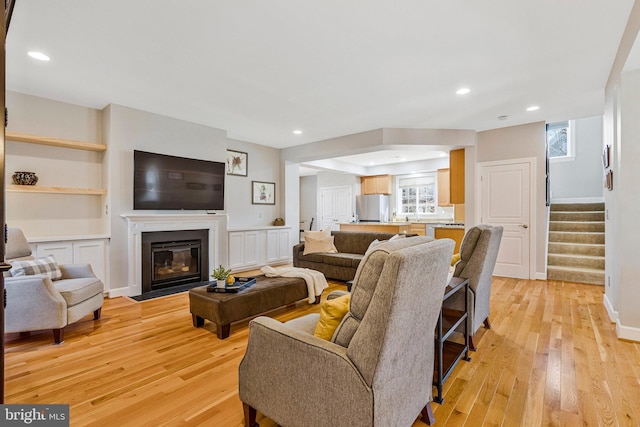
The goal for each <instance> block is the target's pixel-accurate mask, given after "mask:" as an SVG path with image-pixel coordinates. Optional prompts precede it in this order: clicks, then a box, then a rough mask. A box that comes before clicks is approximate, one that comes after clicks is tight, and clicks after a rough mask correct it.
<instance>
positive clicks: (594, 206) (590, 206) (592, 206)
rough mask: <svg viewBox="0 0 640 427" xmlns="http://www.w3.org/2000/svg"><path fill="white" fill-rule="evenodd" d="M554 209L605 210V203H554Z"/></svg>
mask: <svg viewBox="0 0 640 427" xmlns="http://www.w3.org/2000/svg"><path fill="white" fill-rule="evenodd" d="M549 208H550V209H551V210H552V211H571V212H575V211H604V203H602V202H600V203H552V204H551V206H550V207H549Z"/></svg>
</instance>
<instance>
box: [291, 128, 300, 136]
mask: <svg viewBox="0 0 640 427" xmlns="http://www.w3.org/2000/svg"><path fill="white" fill-rule="evenodd" d="M293 133H294V135H302V131H301V130H300V129H296V130H294V131H293Z"/></svg>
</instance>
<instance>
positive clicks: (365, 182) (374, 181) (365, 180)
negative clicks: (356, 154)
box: [360, 175, 393, 194]
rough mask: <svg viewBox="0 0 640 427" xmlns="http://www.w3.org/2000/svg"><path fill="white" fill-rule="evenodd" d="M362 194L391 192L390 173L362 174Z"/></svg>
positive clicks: (391, 181) (391, 177)
mask: <svg viewBox="0 0 640 427" xmlns="http://www.w3.org/2000/svg"><path fill="white" fill-rule="evenodd" d="M360 184H361V186H362V189H361V190H362V194H391V193H392V192H393V176H392V175H374V176H363V177H361V178H360Z"/></svg>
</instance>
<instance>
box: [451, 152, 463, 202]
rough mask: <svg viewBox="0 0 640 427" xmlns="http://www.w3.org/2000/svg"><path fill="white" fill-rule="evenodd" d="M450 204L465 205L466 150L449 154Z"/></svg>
mask: <svg viewBox="0 0 640 427" xmlns="http://www.w3.org/2000/svg"><path fill="white" fill-rule="evenodd" d="M449 202H450V203H451V204H453V205H461V204H463V203H464V148H461V149H459V150H451V151H450V152H449Z"/></svg>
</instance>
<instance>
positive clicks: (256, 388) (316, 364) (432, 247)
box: [239, 237, 454, 427]
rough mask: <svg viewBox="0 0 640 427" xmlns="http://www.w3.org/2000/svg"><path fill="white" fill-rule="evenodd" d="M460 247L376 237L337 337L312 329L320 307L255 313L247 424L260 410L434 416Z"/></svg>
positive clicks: (381, 422) (357, 418)
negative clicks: (284, 318)
mask: <svg viewBox="0 0 640 427" xmlns="http://www.w3.org/2000/svg"><path fill="white" fill-rule="evenodd" d="M453 247H454V242H453V240H450V239H442V240H437V241H434V240H433V239H432V238H430V237H410V238H406V239H397V240H394V241H391V242H386V243H382V244H380V245H378V246H376V247H375V248H374V249H373V250H372V251H371V252H369V253H367V254H366V255H365V257H364V259H363V260H362V262H361V263H360V265H359V267H358V271H357V273H356V276H355V279H354V284H353V287H352V293H351V303H350V308H349V312H348V313H347V315H346V316H345V317H344V319H343V320H342V322H341V323H340V325H339V326H338V329H337V330H336V332H335V333H334V335H333V338H332V340H331V341H325V340H323V339H321V338H318V337H316V336H314V335H313V332H314V329H315V325H316V323H317V319H318V316H319V315H317V314H312V315H308V316H303V317H301V318H298V319H294V320H292V321H289V322H287V323H280V322H278V321H277V320H274V319H271V318H268V317H258V318H256V319H254V320H252V321H251V322H250V326H249V342H248V345H247V351H246V354H245V356H244V358H243V360H242V362H241V363H240V367H239V396H240V400H241V401H242V402H243V406H244V413H245V426H254V425H255V418H256V412H257V411H260V412H261V413H262V414H264V415H265V416H267V417H269V418H271V419H272V420H274V421H275V422H276V423H278V424H280V425H283V426H305V427H313V426H318V427H320V426H322V427H324V426H349V427H354V426H384V427H387V426H409V425H411V424H413V423H414V422H415V420H416V418H417V417H418V416H419V415H422V417H423V419H424V420H425V421H426V422H428V423H429V424H431V423H433V422H434V421H435V420H434V418H433V412H432V411H431V405H430V403H429V402H430V401H431V400H432V382H433V366H434V335H433V331H434V329H435V326H436V321H437V318H438V313H439V312H440V308H441V305H442V297H443V294H444V288H445V285H446V281H447V273H448V270H449V264H450V262H451V255H452V253H453Z"/></svg>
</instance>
